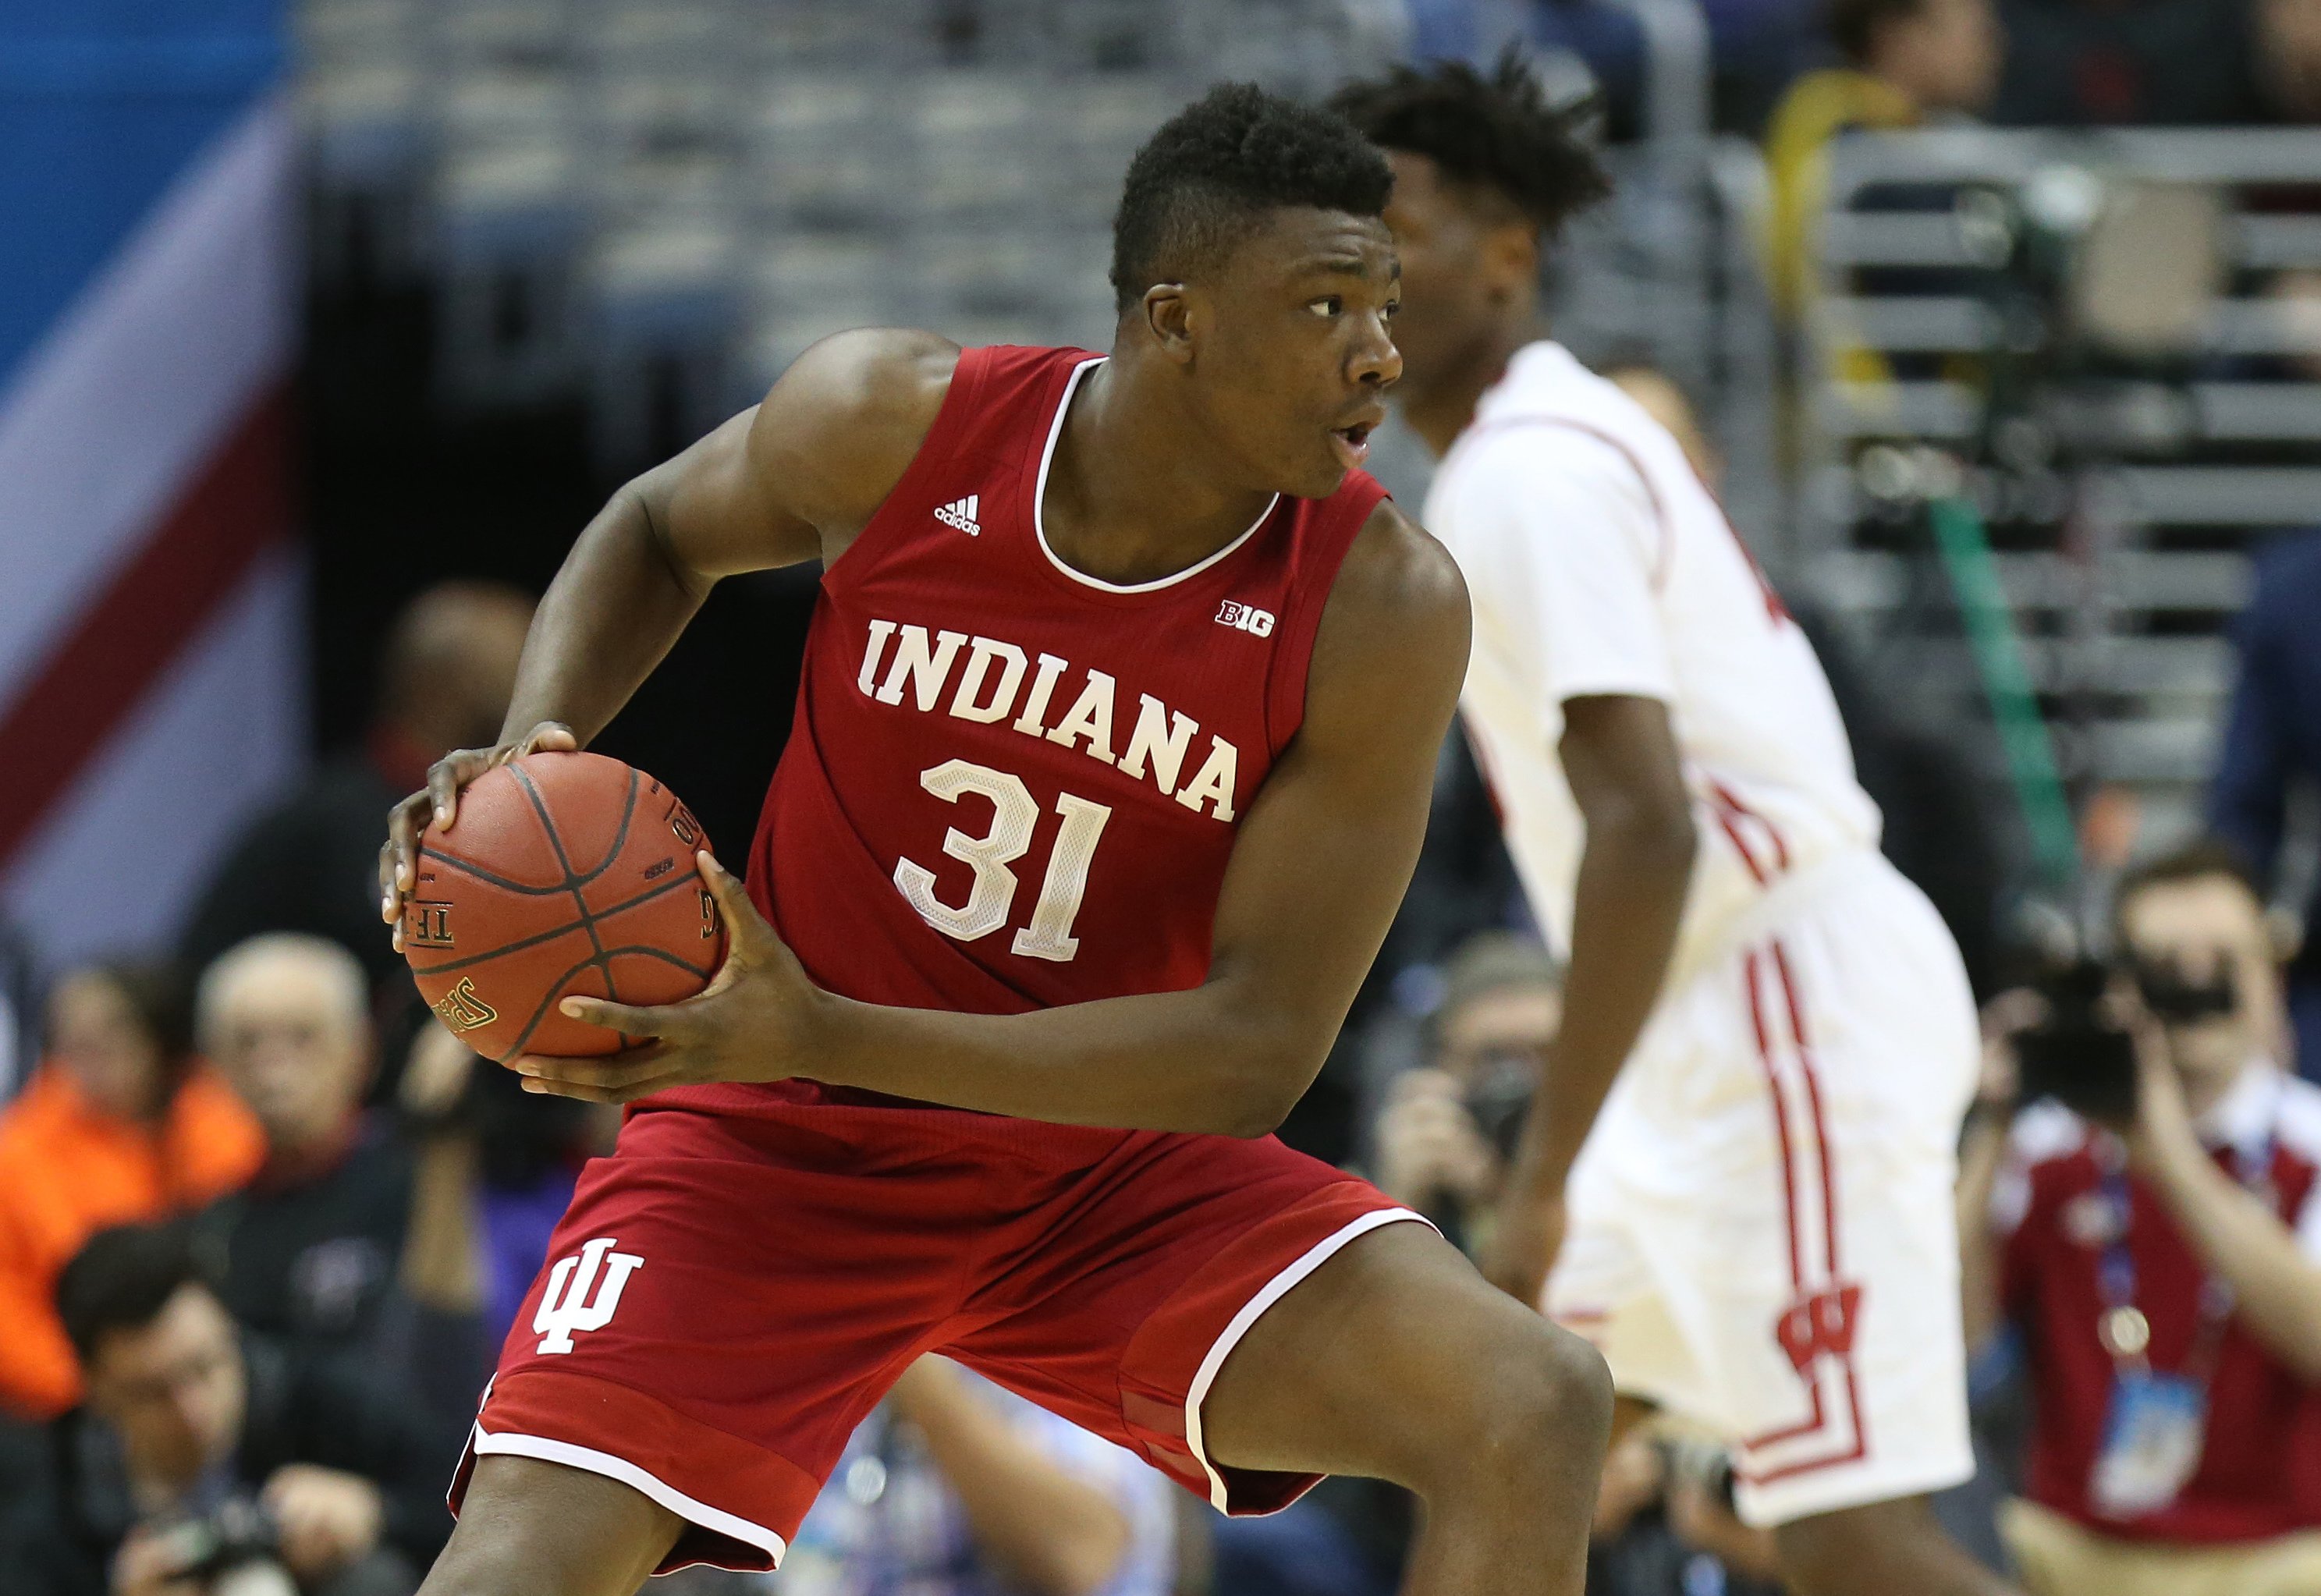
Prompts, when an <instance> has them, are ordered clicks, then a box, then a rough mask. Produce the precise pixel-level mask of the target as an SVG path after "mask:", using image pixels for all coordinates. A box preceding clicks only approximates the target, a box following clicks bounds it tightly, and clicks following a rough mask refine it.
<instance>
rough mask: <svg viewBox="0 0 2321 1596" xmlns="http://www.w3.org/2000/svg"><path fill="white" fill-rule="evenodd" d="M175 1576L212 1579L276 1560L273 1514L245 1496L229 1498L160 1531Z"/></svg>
mask: <svg viewBox="0 0 2321 1596" xmlns="http://www.w3.org/2000/svg"><path fill="white" fill-rule="evenodd" d="M162 1533H163V1536H164V1537H165V1538H166V1540H167V1541H168V1546H169V1548H170V1550H171V1552H172V1553H173V1554H175V1561H176V1563H177V1570H178V1573H177V1577H178V1578H180V1579H189V1580H212V1579H214V1578H216V1577H217V1576H218V1575H219V1574H222V1573H232V1572H233V1571H234V1570H236V1569H239V1568H244V1567H247V1566H249V1565H250V1564H253V1563H273V1562H277V1561H278V1560H279V1558H280V1556H281V1551H282V1533H281V1530H280V1528H279V1527H278V1526H277V1525H276V1524H275V1522H274V1516H273V1515H272V1514H271V1513H269V1512H268V1511H267V1510H265V1509H264V1508H262V1507H260V1506H259V1504H258V1503H256V1502H254V1501H250V1499H249V1498H247V1497H241V1496H235V1497H229V1498H227V1499H226V1500H225V1501H223V1502H220V1503H219V1504H218V1506H217V1507H216V1508H215V1509H214V1510H213V1511H211V1512H209V1513H207V1514H205V1515H204V1516H203V1517H201V1518H198V1519H186V1520H184V1521H183V1522H181V1523H177V1524H174V1525H172V1526H170V1527H169V1528H168V1529H167V1530H165V1531H163V1532H162Z"/></svg>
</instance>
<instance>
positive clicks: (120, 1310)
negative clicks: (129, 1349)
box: [56, 1221, 209, 1364]
mask: <svg viewBox="0 0 2321 1596" xmlns="http://www.w3.org/2000/svg"><path fill="white" fill-rule="evenodd" d="M207 1283H209V1282H208V1275H207V1274H206V1272H205V1270H204V1269H203V1268H202V1266H201V1261H200V1258H199V1256H198V1255H197V1254H196V1250H195V1247H194V1242H193V1237H192V1233H191V1232H190V1230H188V1229H187V1226H186V1225H185V1224H184V1222H183V1221H178V1222H175V1223H168V1224H159V1225H115V1226H114V1227H113V1228H112V1229H105V1230H99V1231H98V1232H97V1233H96V1235H94V1236H92V1237H90V1238H88V1239H87V1240H86V1242H84V1243H82V1245H81V1249H80V1251H78V1252H77V1253H75V1254H74V1255H73V1256H72V1261H71V1262H70V1263H68V1264H67V1265H65V1266H64V1271H63V1273H62V1274H59V1275H58V1276H57V1291H56V1301H57V1317H58V1318H59V1319H62V1320H63V1321H64V1327H65V1336H66V1338H67V1339H68V1340H70V1341H71V1342H72V1345H73V1350H74V1351H75V1352H76V1353H77V1354H79V1355H80V1360H81V1362H82V1363H84V1364H86V1363H87V1362H88V1361H89V1359H90V1358H91V1357H92V1356H94V1355H95V1353H96V1347H97V1343H99V1342H100V1341H102V1340H104V1338H105V1337H106V1336H107V1335H109V1334H110V1333H112V1332H113V1331H114V1330H141V1329H143V1328H145V1327H146V1326H147V1325H150V1324H151V1323H152V1322H153V1321H154V1320H155V1319H158V1318H159V1317H160V1314H161V1310H162V1309H163V1308H164V1307H166V1306H168V1301H169V1299H170V1298H172V1297H174V1296H176V1295H177V1292H179V1291H180V1290H181V1289H182V1288H184V1287H186V1286H188V1285H195V1284H207Z"/></svg>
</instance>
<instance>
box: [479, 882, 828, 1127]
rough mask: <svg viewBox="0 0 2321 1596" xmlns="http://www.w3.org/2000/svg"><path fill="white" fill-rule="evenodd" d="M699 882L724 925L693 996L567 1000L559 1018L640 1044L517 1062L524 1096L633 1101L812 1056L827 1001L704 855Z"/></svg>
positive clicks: (779, 1068) (790, 1071)
mask: <svg viewBox="0 0 2321 1596" xmlns="http://www.w3.org/2000/svg"><path fill="white" fill-rule="evenodd" d="M694 863H695V865H696V866H697V867H698V868H699V870H700V872H701V879H702V881H703V883H704V884H706V885H707V886H708V888H709V891H710V893H712V894H713V895H714V896H715V898H716V900H717V907H718V910H719V911H721V912H722V913H723V914H724V917H725V962H724V964H722V965H720V966H718V967H717V974H716V976H715V978H714V979H713V980H711V982H710V983H709V985H708V987H707V988H706V989H705V991H703V992H702V993H700V995H698V996H697V997H689V998H687V999H686V1000H685V1001H684V1002H676V1003H667V1004H664V1005H662V1006H660V1007H659V1008H652V1009H640V1008H633V1007H631V1006H630V1005H629V1004H626V1003H614V1002H606V1001H605V1000H604V999H602V998H585V997H569V998H566V999H565V1000H564V1002H562V1003H561V1004H560V1005H559V1007H560V1008H561V1009H562V1010H563V1011H564V1012H565V1013H566V1014H569V1015H570V1016H571V1017H572V1018H573V1019H575V1020H586V1021H587V1022H588V1023H589V1024H591V1025H602V1026H606V1027H609V1028H610V1029H614V1030H617V1031H619V1032H621V1033H622V1034H623V1036H631V1037H639V1038H649V1040H648V1041H647V1045H646V1046H644V1047H632V1048H630V1049H629V1050H628V1051H627V1052H625V1053H614V1054H610V1055H607V1056H602V1057H596V1058H549V1057H544V1056H539V1055H536V1054H529V1053H527V1054H521V1055H519V1056H516V1057H514V1058H512V1059H510V1060H508V1067H509V1068H510V1069H513V1070H514V1071H515V1072H516V1073H517V1074H518V1075H523V1076H526V1077H528V1078H527V1079H526V1080H525V1081H524V1084H523V1089H524V1090H525V1091H527V1092H546V1093H552V1094H554V1095H555V1096H558V1097H573V1098H578V1099H579V1100H580V1101H581V1102H635V1101H636V1100H637V1099H638V1098H640V1097H645V1096H649V1095H651V1093H655V1092H661V1091H666V1090H667V1089H668V1088H669V1087H671V1086H698V1085H702V1084H706V1083H709V1082H713V1081H744V1082H748V1081H780V1080H786V1079H787V1078H788V1077H789V1076H791V1075H797V1074H798V1073H800V1071H801V1069H802V1068H803V1067H804V1066H805V1065H806V1061H807V1060H808V1059H810V1058H811V1057H813V1056H814V1048H813V1047H812V1045H811V1042H810V1040H809V1038H810V1037H811V1034H812V1032H813V1029H814V1027H815V1024H816V1023H817V1022H818V1020H819V1019H820V1017H821V1014H822V1011H823V1009H824V1004H825V1003H826V1002H827V1001H828V994H827V993H824V992H823V990H822V989H821V988H820V987H818V986H816V985H815V984H814V983H813V982H812V981H810V980H808V979H807V978H806V970H805V968H804V966H801V965H800V964H799V963H798V961H797V956H796V955H795V954H793V953H792V952H791V951H790V950H789V948H788V947H787V945H786V944H785V943H784V942H783V941H782V939H781V938H779V937H778V936H777V935H775V933H774V928H773V927H771V926H769V925H768V924H767V923H766V920H765V917H764V916H763V915H761V914H760V913H759V912H758V906H757V905H756V904H754V903H752V902H750V894H749V893H747V892H745V891H743V890H742V883H741V882H740V881H739V880H738V879H737V878H736V877H734V876H733V875H732V874H730V873H729V872H728V871H727V870H726V869H725V867H724V866H723V865H720V864H719V863H718V862H717V861H716V860H715V858H713V857H710V855H709V854H708V853H707V852H706V851H703V852H701V853H698V854H696V855H695V856H694Z"/></svg>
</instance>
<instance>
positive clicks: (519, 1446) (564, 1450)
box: [468, 1424, 789, 1573]
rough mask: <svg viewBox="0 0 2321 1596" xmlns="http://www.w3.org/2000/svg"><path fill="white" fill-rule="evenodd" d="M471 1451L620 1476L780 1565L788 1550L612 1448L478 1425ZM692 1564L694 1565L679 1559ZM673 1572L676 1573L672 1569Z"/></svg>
mask: <svg viewBox="0 0 2321 1596" xmlns="http://www.w3.org/2000/svg"><path fill="white" fill-rule="evenodd" d="M468 1450H469V1452H471V1453H473V1454H474V1455H477V1456H478V1457H486V1456H492V1455H503V1456H509V1457H534V1458H538V1459H539V1460H540V1461H541V1462H542V1463H560V1464H562V1465H564V1466H565V1467H567V1468H577V1469H582V1470H585V1471H586V1472H587V1473H589V1474H602V1475H603V1476H604V1477H605V1478H606V1479H608V1480H618V1481H619V1482H620V1483H622V1484H623V1485H626V1486H628V1487H629V1488H630V1489H631V1490H633V1491H639V1492H643V1493H644V1494H645V1495H647V1496H649V1497H651V1499H652V1500H653V1501H657V1502H659V1503H660V1505H661V1506H663V1507H665V1508H667V1509H668V1510H669V1511H670V1512H672V1513H675V1514H676V1515H677V1516H678V1518H680V1519H684V1520H685V1521H686V1522H687V1523H688V1524H696V1525H698V1526H700V1527H701V1528H704V1529H708V1530H714V1531H715V1532H716V1533H717V1534H719V1535H723V1536H726V1537H731V1538H732V1539H734V1540H737V1541H740V1542H741V1543H742V1545H743V1546H755V1547H757V1548H758V1550H760V1551H761V1552H763V1553H765V1554H766V1555H767V1556H769V1557H770V1558H772V1559H773V1562H774V1566H775V1567H777V1568H778V1567H780V1566H781V1562H782V1554H783V1553H785V1552H787V1551H788V1550H789V1546H788V1543H787V1542H786V1541H784V1540H783V1539H782V1537H780V1536H778V1535H776V1534H775V1533H774V1532H773V1531H772V1530H770V1529H769V1528H766V1527H765V1526H764V1525H762V1524H752V1523H751V1521H750V1520H749V1519H740V1518H736V1517H734V1515H733V1514H732V1513H729V1512H726V1511H724V1510H722V1509H719V1508H713V1507H711V1506H710V1505H709V1504H708V1503H707V1502H705V1501H694V1499H693V1498H691V1497H689V1496H687V1494H686V1493H685V1492H682V1491H679V1490H678V1488H677V1487H676V1486H674V1485H671V1484H669V1483H668V1482H667V1481H664V1480H661V1479H658V1478H656V1477H655V1476H653V1475H651V1474H647V1473H646V1472H645V1471H644V1470H642V1469H641V1468H639V1467H638V1466H637V1465H635V1464H633V1463H631V1462H630V1461H629V1460H628V1459H627V1458H625V1457H615V1456H614V1455H612V1454H611V1453H609V1452H599V1451H597V1450H596V1448H595V1447H593V1446H574V1445H573V1444H572V1443H571V1442H569V1441H555V1440H551V1439H549V1438H548V1437H546V1436H528V1435H524V1434H522V1433H520V1432H518V1431H515V1430H498V1431H493V1430H487V1429H486V1428H484V1427H483V1426H482V1425H480V1424H478V1425H477V1426H476V1429H475V1434H474V1436H473V1437H471V1438H470V1439H469V1442H468ZM679 1566H680V1567H685V1568H692V1567H695V1566H697V1565H696V1564H691V1563H687V1564H679ZM669 1572H671V1573H675V1572H676V1570H674V1569H672V1570H670V1571H669Z"/></svg>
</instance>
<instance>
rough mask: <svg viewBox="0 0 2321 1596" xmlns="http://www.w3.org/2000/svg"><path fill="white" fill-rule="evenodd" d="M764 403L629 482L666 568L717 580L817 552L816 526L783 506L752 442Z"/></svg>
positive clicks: (807, 557) (779, 485)
mask: <svg viewBox="0 0 2321 1596" xmlns="http://www.w3.org/2000/svg"><path fill="white" fill-rule="evenodd" d="M763 410H764V406H763V405H753V406H751V408H750V409H748V410H745V411H743V412H742V413H741V414H739V415H737V416H733V417H732V418H730V419H729V420H727V421H726V422H724V423H723V424H722V425H720V426H719V427H717V428H716V430H715V431H712V432H711V433H710V434H709V435H708V436H707V437H705V438H704V439H702V440H700V441H699V442H697V443H696V444H694V445H693V447H692V448H690V449H687V450H686V451H685V452H684V453H682V454H680V455H678V456H677V457H676V458H674V459H671V460H669V461H668V462H666V463H665V464H663V465H660V466H658V467H655V468H654V469H653V470H651V471H649V472H647V473H646V474H645V475H644V476H642V477H640V478H638V480H637V482H636V484H635V486H636V487H637V489H638V490H639V493H640V496H641V497H642V500H643V502H644V504H645V509H646V512H647V514H649V515H650V516H651V518H652V521H653V533H654V536H655V537H656V538H657V539H658V540H660V544H661V547H662V550H663V552H664V554H665V555H666V556H667V557H668V558H669V563H670V565H671V566H672V567H675V568H676V569H678V571H680V572H682V573H685V574H687V575H688V576H697V577H703V578H707V579H710V580H715V578H717V577H719V576H735V575H738V574H739V573H741V572H743V571H760V570H766V569H769V568H770V567H776V566H789V565H797V564H800V563H802V562H804V561H806V560H810V559H813V558H816V557H817V556H818V555H819V554H820V553H821V541H820V535H819V533H818V532H817V531H816V530H815V525H814V523H813V522H812V521H809V520H807V519H806V517H805V516H804V515H802V514H800V513H798V512H797V510H796V508H795V507H794V506H792V505H791V504H789V503H786V502H785V499H784V495H783V494H782V491H781V490H782V482H781V480H780V478H779V476H778V475H777V474H775V473H773V472H770V471H769V470H767V469H766V462H765V461H764V459H763V458H762V454H763V449H762V447H761V446H760V445H759V444H758V442H757V440H756V434H757V431H758V430H759V425H760V413H761V412H762V411H763Z"/></svg>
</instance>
